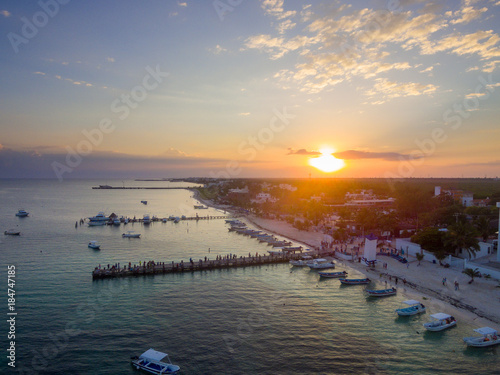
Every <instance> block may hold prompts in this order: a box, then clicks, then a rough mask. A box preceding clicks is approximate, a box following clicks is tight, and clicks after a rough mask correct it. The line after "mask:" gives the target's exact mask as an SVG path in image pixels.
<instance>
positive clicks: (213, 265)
mask: <svg viewBox="0 0 500 375" xmlns="http://www.w3.org/2000/svg"><path fill="white" fill-rule="evenodd" d="M300 257H301V254H295V253H284V254H282V255H256V256H249V257H243V256H240V257H233V258H229V259H227V258H223V259H218V260H208V259H207V260H203V259H199V260H198V261H193V262H183V261H181V262H179V263H174V262H170V263H167V262H148V263H146V265H144V264H142V265H140V266H137V265H132V264H130V263H129V265H127V266H124V267H120V266H119V265H118V266H116V265H114V266H110V265H108V266H107V268H99V267H96V268H95V269H94V271H92V279H93V280H100V279H108V278H117V277H131V276H149V275H157V274H167V273H176V272H178V273H182V272H195V271H208V270H220V269H227V268H240V267H251V266H259V265H266V264H277V263H288V262H289V261H290V260H292V259H299V258H300Z"/></svg>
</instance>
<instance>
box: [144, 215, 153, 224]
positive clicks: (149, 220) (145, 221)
mask: <svg viewBox="0 0 500 375" xmlns="http://www.w3.org/2000/svg"><path fill="white" fill-rule="evenodd" d="M142 223H143V224H150V223H151V218H150V217H149V215H144V216H143V217H142Z"/></svg>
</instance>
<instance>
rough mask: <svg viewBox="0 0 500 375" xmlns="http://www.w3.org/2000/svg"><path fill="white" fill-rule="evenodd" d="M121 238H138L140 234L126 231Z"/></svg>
mask: <svg viewBox="0 0 500 375" xmlns="http://www.w3.org/2000/svg"><path fill="white" fill-rule="evenodd" d="M122 237H123V238H140V237H141V234H140V233H134V232H133V231H131V230H130V231H128V232H127V233H123V234H122Z"/></svg>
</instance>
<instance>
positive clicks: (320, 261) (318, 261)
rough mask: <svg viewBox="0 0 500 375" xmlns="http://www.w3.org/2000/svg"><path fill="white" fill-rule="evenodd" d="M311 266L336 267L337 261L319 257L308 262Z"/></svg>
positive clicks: (314, 267)
mask: <svg viewBox="0 0 500 375" xmlns="http://www.w3.org/2000/svg"><path fill="white" fill-rule="evenodd" d="M308 266H309V268H310V269H312V270H317V269H322V268H335V263H334V262H331V261H329V260H327V259H323V258H319V259H314V260H313V261H312V262H311V263H309V264H308Z"/></svg>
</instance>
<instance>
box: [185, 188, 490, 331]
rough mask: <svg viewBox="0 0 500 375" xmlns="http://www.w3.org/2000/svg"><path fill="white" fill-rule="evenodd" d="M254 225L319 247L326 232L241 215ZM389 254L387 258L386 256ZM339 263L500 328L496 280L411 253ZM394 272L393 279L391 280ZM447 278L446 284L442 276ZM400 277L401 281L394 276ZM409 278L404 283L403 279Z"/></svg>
mask: <svg viewBox="0 0 500 375" xmlns="http://www.w3.org/2000/svg"><path fill="white" fill-rule="evenodd" d="M191 191H194V193H195V195H194V198H195V199H197V200H199V201H200V202H202V203H204V204H205V205H207V206H209V207H213V208H215V209H219V210H220V209H222V210H225V211H227V212H230V213H232V214H236V213H235V212H234V211H233V210H231V209H229V208H227V207H221V206H218V205H216V204H214V203H213V202H212V201H208V200H204V199H202V198H201V197H200V196H199V192H198V191H196V190H194V189H193V190H191ZM241 216H242V217H244V218H245V219H246V220H247V221H248V222H250V223H251V224H252V225H253V226H255V227H257V228H259V229H261V230H266V231H268V232H271V233H273V234H276V235H279V236H281V237H284V238H287V239H289V240H292V241H294V242H298V243H300V244H304V245H307V246H308V247H310V248H313V249H318V248H319V247H320V244H321V240H322V238H323V235H324V234H323V233H318V232H311V231H299V230H298V229H296V228H293V227H292V226H291V225H290V224H288V223H285V222H282V221H279V220H273V219H263V218H258V217H256V216H254V215H251V214H243V215H241ZM385 258H387V259H385ZM336 260H337V263H338V264H340V265H342V266H343V267H346V268H349V269H352V270H354V271H356V272H359V273H361V274H363V275H365V277H368V278H370V279H372V281H373V282H375V283H378V284H384V283H385V284H386V285H387V287H396V288H397V289H398V292H399V293H402V294H403V295H404V296H407V297H408V299H416V300H420V301H421V302H423V303H424V304H425V305H426V306H427V307H429V309H430V310H433V311H432V312H433V313H436V312H445V313H448V314H450V315H454V316H455V317H457V318H458V319H459V320H460V319H461V320H464V321H466V322H468V323H470V324H471V325H474V326H477V327H483V326H489V327H491V328H494V329H496V330H498V331H500V288H497V287H496V285H495V284H498V283H497V282H496V281H495V280H493V279H490V280H486V279H477V278H476V279H475V280H474V282H473V283H471V284H469V283H468V279H469V278H468V277H467V276H465V275H464V274H462V273H461V271H460V270H456V269H453V268H447V269H445V268H443V267H441V266H439V265H437V264H432V263H430V262H426V261H422V262H421V263H420V265H418V261H417V260H416V259H414V258H412V257H410V258H409V259H408V260H409V263H408V265H406V264H402V263H400V262H398V261H397V260H395V259H393V258H391V257H388V256H387V257H384V259H381V257H380V256H379V259H378V260H379V265H378V266H376V268H375V269H370V268H368V267H367V266H366V265H365V264H364V263H356V262H353V261H346V260H343V259H338V258H336ZM382 262H384V263H387V269H383V268H382V266H381V264H380V263H382ZM389 276H391V281H389V279H388V278H389ZM443 277H445V278H446V279H447V282H446V285H444V284H443V283H442V279H443ZM395 278H398V280H399V283H395V282H394V281H393V280H395ZM403 278H404V279H406V284H405V285H403V282H402V280H403ZM454 281H458V282H459V290H454V286H453V283H454Z"/></svg>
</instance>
